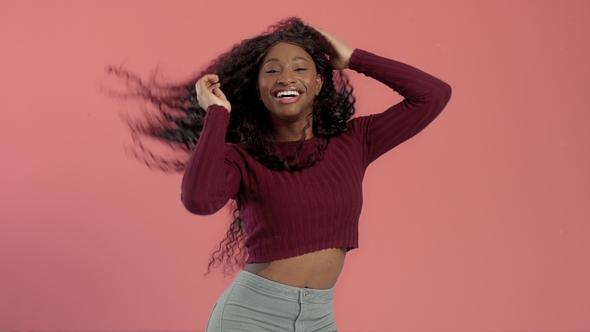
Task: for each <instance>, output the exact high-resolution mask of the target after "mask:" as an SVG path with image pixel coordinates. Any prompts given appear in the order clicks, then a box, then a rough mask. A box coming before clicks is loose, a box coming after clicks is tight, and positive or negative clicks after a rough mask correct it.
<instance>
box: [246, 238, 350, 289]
mask: <svg viewBox="0 0 590 332" xmlns="http://www.w3.org/2000/svg"><path fill="white" fill-rule="evenodd" d="M345 257H346V249H345V248H331V249H325V250H320V251H314V252H310V253H307V254H304V255H301V256H296V257H291V258H286V259H281V260H276V261H272V262H268V263H254V264H246V266H245V267H244V270H246V271H248V272H251V273H254V274H256V275H258V276H261V277H263V278H266V279H269V280H272V281H275V282H278V283H281V284H284V285H289V286H294V287H300V288H304V287H307V288H313V289H328V288H332V287H334V285H335V284H336V280H337V279H338V276H339V275H340V272H341V271H342V267H343V266H344V258H345Z"/></svg>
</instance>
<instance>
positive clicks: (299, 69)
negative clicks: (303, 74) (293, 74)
mask: <svg viewBox="0 0 590 332" xmlns="http://www.w3.org/2000/svg"><path fill="white" fill-rule="evenodd" d="M306 70H307V68H297V69H295V71H306Z"/></svg>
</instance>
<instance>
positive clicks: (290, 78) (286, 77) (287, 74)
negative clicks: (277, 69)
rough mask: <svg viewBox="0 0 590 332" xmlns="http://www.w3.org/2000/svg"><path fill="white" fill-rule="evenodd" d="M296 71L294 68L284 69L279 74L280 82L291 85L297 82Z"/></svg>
mask: <svg viewBox="0 0 590 332" xmlns="http://www.w3.org/2000/svg"><path fill="white" fill-rule="evenodd" d="M295 81H296V79H295V73H294V72H293V71H292V70H283V71H282V72H281V75H280V76H279V80H278V83H281V84H284V85H289V84H291V83H295Z"/></svg>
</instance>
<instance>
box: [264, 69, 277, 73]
mask: <svg viewBox="0 0 590 332" xmlns="http://www.w3.org/2000/svg"><path fill="white" fill-rule="evenodd" d="M264 72H265V73H266V74H274V73H278V72H279V71H278V70H275V69H269V70H266V71H264Z"/></svg>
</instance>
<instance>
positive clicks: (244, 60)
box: [107, 17, 355, 275]
mask: <svg viewBox="0 0 590 332" xmlns="http://www.w3.org/2000/svg"><path fill="white" fill-rule="evenodd" d="M280 42H286V43H291V44H294V45H297V46H299V47H301V48H302V49H304V50H305V51H306V52H307V53H308V54H309V55H310V56H311V58H312V59H313V60H314V63H315V66H316V69H317V72H318V74H319V75H321V76H322V77H323V78H324V83H323V86H322V89H321V90H320V93H319V94H318V96H316V97H315V98H314V102H313V112H312V115H311V117H312V121H311V123H312V124H311V126H312V131H313V134H314V135H315V136H316V137H319V140H318V145H317V147H316V148H315V152H314V153H313V154H312V155H311V156H310V157H309V158H307V160H304V161H298V158H297V156H298V154H299V152H300V151H301V147H302V143H303V141H304V140H305V134H304V132H302V135H301V138H300V140H299V143H298V146H297V149H296V151H295V153H294V155H292V156H283V157H278V156H276V155H274V154H273V150H272V149H271V148H270V147H269V142H273V141H275V140H276V139H275V136H274V129H273V126H272V122H271V119H270V115H269V112H268V110H267V109H266V107H265V106H264V104H263V103H262V101H261V100H260V99H259V98H258V93H257V90H256V89H257V81H258V71H259V68H260V65H261V62H262V59H263V58H264V56H265V55H266V53H267V51H268V50H269V49H270V48H271V47H272V46H274V45H276V44H277V43H280ZM331 51H332V50H331V49H330V46H329V44H328V42H327V41H326V39H325V38H324V37H323V36H322V35H320V34H319V33H317V32H316V31H315V30H314V29H313V28H311V27H309V26H307V25H305V24H304V23H303V22H302V21H301V20H300V19H299V18H297V17H292V18H288V19H285V20H282V21H280V22H278V23H277V24H275V25H272V26H270V27H269V28H268V29H267V30H266V31H265V32H264V33H262V34H261V35H259V36H256V37H254V38H251V39H246V40H243V41H242V42H241V43H239V44H237V45H235V46H233V47H232V48H231V50H230V51H228V52H226V53H223V54H221V55H220V56H219V57H218V58H217V59H216V60H214V61H213V62H212V63H211V64H210V65H209V66H207V67H206V68H205V69H204V70H202V71H200V72H198V73H196V74H195V75H193V77H191V78H190V79H188V80H186V81H184V82H182V83H180V84H161V83H159V82H157V80H156V79H155V77H156V76H155V75H153V76H152V79H150V80H149V81H148V82H144V81H143V80H142V79H141V78H140V77H139V76H137V75H135V74H133V73H131V72H129V71H127V70H125V69H123V68H120V67H108V68H107V72H108V73H109V74H112V75H115V76H116V77H118V78H120V79H122V80H123V81H124V83H125V85H126V90H125V92H124V93H117V94H116V95H117V96H118V97H121V98H132V99H133V98H138V99H141V100H144V101H146V102H147V104H148V105H150V106H151V108H147V107H146V108H143V109H142V114H141V116H140V117H139V118H133V119H131V118H127V119H126V122H127V124H128V126H129V128H130V131H131V136H132V138H133V141H134V143H135V148H134V150H133V155H134V156H135V157H136V158H137V159H138V160H140V161H142V162H144V163H145V164H146V165H147V166H148V167H150V168H156V169H159V170H162V171H164V172H170V173H171V172H183V171H184V169H185V168H186V165H187V163H188V160H189V157H190V154H191V153H192V151H193V149H194V147H195V145H196V143H197V141H198V139H199V136H200V135H201V131H202V130H203V117H204V116H205V110H203V109H202V108H201V107H200V106H199V104H198V103H197V99H196V90H195V83H196V82H197V80H199V79H200V78H201V77H202V76H203V75H205V74H210V73H213V74H217V75H218V76H219V82H220V83H221V87H222V90H223V92H224V94H225V96H226V97H227V99H228V101H229V102H230V103H231V105H232V111H231V114H230V121H229V125H228V128H227V134H226V137H225V141H226V142H227V143H231V144H241V145H243V146H244V147H245V148H246V150H247V151H248V153H250V155H252V157H253V158H255V159H256V160H258V161H259V162H260V163H261V164H262V165H264V166H266V167H267V168H269V169H272V170H277V171H286V172H295V171H299V170H301V169H304V168H307V167H311V166H312V165H313V164H314V163H315V161H316V160H318V159H319V158H321V156H322V155H323V152H324V150H325V148H326V146H327V145H328V144H329V140H330V138H331V137H335V136H338V135H340V134H341V133H343V132H344V131H345V130H346V122H347V121H348V120H349V119H350V118H351V117H352V116H353V115H354V111H355V109H354V104H355V98H354V96H353V93H352V92H353V88H352V86H351V85H350V84H349V81H348V78H347V76H346V75H345V74H344V73H342V71H334V70H332V68H331V66H330V64H329V56H328V54H330V53H331ZM151 138H155V139H157V140H158V141H160V142H162V143H164V144H165V146H166V149H165V150H166V154H165V155H162V154H158V153H155V152H154V151H153V149H150V148H149V144H148V142H152V141H153V140H150V139H151ZM238 200H239V198H238ZM236 203H237V206H236V207H235V209H234V220H233V222H232V223H231V224H230V227H229V229H228V231H227V234H226V237H225V238H224V239H223V240H222V241H221V242H220V244H219V246H218V248H217V250H215V251H214V252H213V253H212V255H211V259H210V261H209V265H208V268H207V273H209V272H210V271H211V268H212V267H213V268H216V267H218V266H220V265H221V264H224V274H225V275H231V274H232V273H233V268H234V267H235V266H236V265H237V266H243V265H244V264H245V261H246V258H247V250H246V248H245V246H244V241H245V239H246V237H247V234H246V233H245V231H244V222H245V221H244V220H243V219H242V218H241V217H240V210H239V201H238V202H236Z"/></svg>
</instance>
